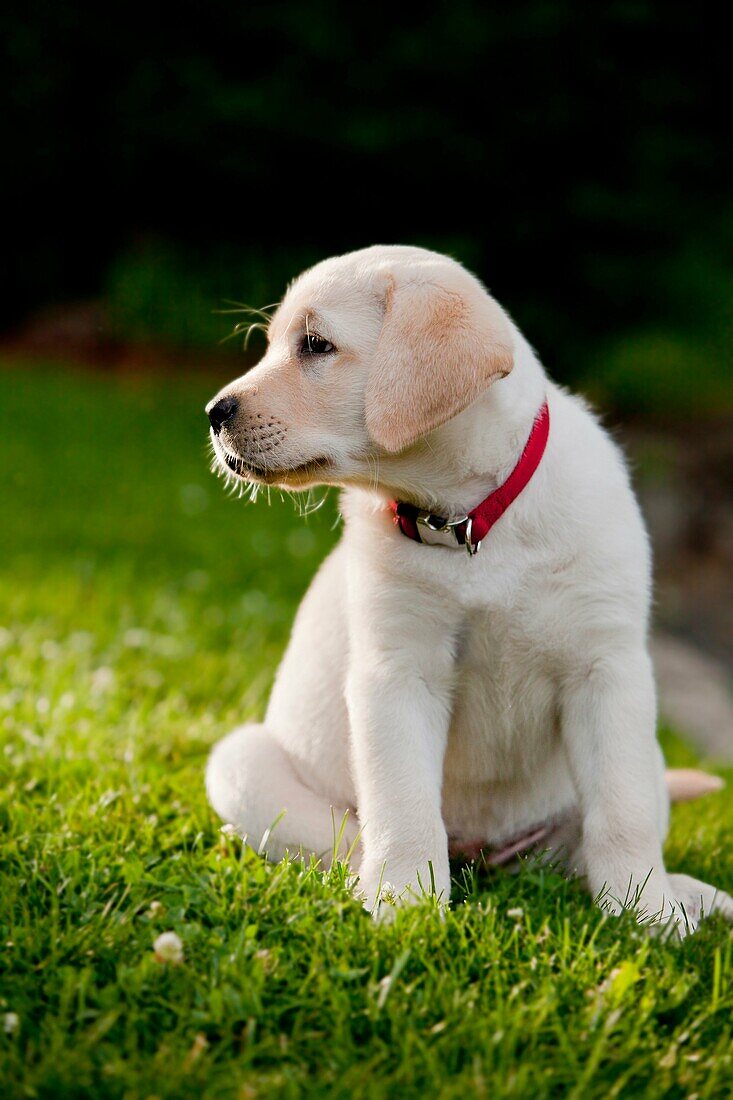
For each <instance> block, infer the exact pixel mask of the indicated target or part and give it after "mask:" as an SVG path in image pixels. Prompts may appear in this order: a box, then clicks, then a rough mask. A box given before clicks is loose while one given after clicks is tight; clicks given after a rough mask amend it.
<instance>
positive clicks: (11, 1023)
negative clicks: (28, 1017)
mask: <svg viewBox="0 0 733 1100" xmlns="http://www.w3.org/2000/svg"><path fill="white" fill-rule="evenodd" d="M19 1027H20V1017H19V1016H18V1013H17V1012H6V1013H5V1015H4V1016H3V1031H4V1032H5V1034H6V1035H15V1033H16V1031H17V1030H18V1028H19Z"/></svg>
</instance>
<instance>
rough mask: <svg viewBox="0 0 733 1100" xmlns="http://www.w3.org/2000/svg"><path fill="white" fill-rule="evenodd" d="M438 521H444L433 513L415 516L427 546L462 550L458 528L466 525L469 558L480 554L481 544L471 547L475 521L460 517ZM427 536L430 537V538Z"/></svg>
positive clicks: (422, 512)
mask: <svg viewBox="0 0 733 1100" xmlns="http://www.w3.org/2000/svg"><path fill="white" fill-rule="evenodd" d="M436 519H442V517H440V516H436V515H434V514H433V513H432V512H426V511H420V512H418V513H417V515H416V516H415V522H416V523H417V525H418V526H419V527H420V528H421V531H420V538H421V540H422V541H423V542H424V543H425V545H426V546H447V547H448V548H449V549H451V550H455V549H460V548H461V545H462V544H461V543H460V542H459V541H458V536H457V535H456V527H460V526H461V524H463V523H465V524H466V543H465V546H466V550H467V551H468V554H469V557H473V556H474V554H476V553H478V549H479V546H480V545H481V543H480V542H479V543H478V544H477V545H476V546H472V545H471V527H472V524H473V521H472V520H471V519H470V518H469V517H468V516H458V517H457V519H447V520H444V521H442V522H441V523H440V524H437V523H436V522H435V521H436ZM425 535H429V537H428V538H426V537H425Z"/></svg>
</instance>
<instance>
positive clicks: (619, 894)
mask: <svg viewBox="0 0 733 1100" xmlns="http://www.w3.org/2000/svg"><path fill="white" fill-rule="evenodd" d="M655 727H656V705H655V692H654V681H653V675H652V669H651V662H650V660H649V657H648V655H647V653H646V651H645V648H644V646H643V645H642V644H641V643H639V644H637V645H635V646H632V647H630V648H629V649H628V651H623V650H619V649H615V650H614V652H613V653H611V654H607V655H601V656H599V657H598V658H596V659H595V660H591V661H588V660H586V661H585V662H584V670H583V671H582V672H581V673H579V674H578V675H576V676H572V677H571V678H569V680H568V682H567V683H566V684H565V687H564V692H563V698H562V733H563V739H564V743H565V746H566V750H567V753H568V759H569V763H570V767H571V770H572V774H573V779H574V781H575V785H576V787H577V792H578V798H579V802H580V810H581V814H582V818H583V838H582V860H583V863H584V865H585V870H586V874H587V878H588V885H589V886H590V889H591V892H592V893H593V895H594V896H597V897H598V898H599V901H600V904H601V905H602V906H604V907H606V908H609V909H611V910H612V911H613V912H619V911H620V910H621V909H622V908H624V907H635V908H636V909H637V910H638V912H639V914H640V916H641V917H642V919H646V920H649V921H651V922H654V923H662V924H667V923H668V922H669V921H670V920H671V921H672V922H674V923H675V924H677V926H678V928H679V929H680V931H681V932H684V930H685V927H684V926H685V913H683V912H682V905H681V904H680V899H678V898H676V897H675V894H674V890H673V887H672V884H671V883H670V880H669V878H668V876H667V873H666V871H665V868H664V862H663V856H662V842H663V839H664V837H663V835H662V833H663V828H664V826H663V822H664V821H665V820H666V813H665V809H664V807H663V806H662V805H661V804H660V799H661V797H662V784H661V782H660V757H659V752H658V748H657V744H656V728H655Z"/></svg>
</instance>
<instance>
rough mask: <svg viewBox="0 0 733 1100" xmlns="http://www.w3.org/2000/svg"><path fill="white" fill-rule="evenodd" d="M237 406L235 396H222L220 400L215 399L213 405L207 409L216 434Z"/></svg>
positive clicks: (229, 418) (232, 414)
mask: <svg viewBox="0 0 733 1100" xmlns="http://www.w3.org/2000/svg"><path fill="white" fill-rule="evenodd" d="M238 407H239V402H238V401H237V399H236V397H222V398H221V400H220V401H217V403H216V404H215V405H212V406H211V408H210V409H209V421H210V422H211V427H212V428H213V429H214V431H215V432H216V434H217V435H218V434H219V432H220V431H221V429H222V428H223V427H224V425H225V424H228V423H229V421H230V420H231V419H232V417H233V416H234V414H235V412H236V411H237V408H238Z"/></svg>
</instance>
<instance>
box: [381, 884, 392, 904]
mask: <svg viewBox="0 0 733 1100" xmlns="http://www.w3.org/2000/svg"><path fill="white" fill-rule="evenodd" d="M395 896H396V891H395V888H394V886H393V885H392V883H391V882H383V883H382V889H381V890H380V891H379V900H380V901H395Z"/></svg>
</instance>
